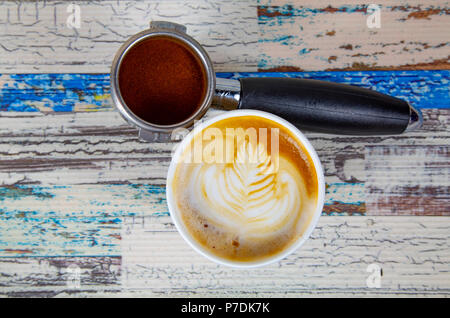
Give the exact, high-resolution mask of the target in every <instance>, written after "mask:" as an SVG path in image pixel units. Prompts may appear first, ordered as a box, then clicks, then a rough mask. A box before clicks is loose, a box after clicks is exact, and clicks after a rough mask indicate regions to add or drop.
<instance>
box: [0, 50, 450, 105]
mask: <svg viewBox="0 0 450 318" xmlns="http://www.w3.org/2000/svg"><path fill="white" fill-rule="evenodd" d="M307 53H308V50H306V49H303V50H301V51H300V52H299V54H307ZM268 61H269V57H268V56H266V57H265V56H262V57H261V60H260V63H261V65H260V67H261V68H263V67H264V64H267V63H268ZM217 76H218V77H223V78H240V77H250V76H251V77H293V78H310V79H318V80H324V81H331V82H338V83H345V84H351V85H356V86H362V87H366V88H371V89H374V90H377V91H379V92H381V93H385V94H389V95H392V96H395V97H399V98H403V99H406V100H409V101H410V102H411V103H412V104H413V105H414V106H416V107H419V108H449V107H450V96H449V83H450V71H448V70H439V71H415V70H414V71H336V72H288V73H280V72H273V73H272V72H267V73H265V72H254V73H217ZM0 80H1V83H2V86H0V111H20V112H36V111H42V112H47V111H55V112H70V111H86V110H88V111H100V110H105V109H112V104H111V100H110V98H109V96H110V87H109V86H110V85H109V74H3V75H0Z"/></svg>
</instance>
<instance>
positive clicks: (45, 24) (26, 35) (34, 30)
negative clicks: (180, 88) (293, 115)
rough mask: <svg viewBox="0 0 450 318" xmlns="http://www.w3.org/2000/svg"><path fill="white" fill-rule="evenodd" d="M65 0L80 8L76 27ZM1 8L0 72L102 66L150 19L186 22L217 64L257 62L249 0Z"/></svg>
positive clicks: (241, 67) (228, 67)
mask: <svg viewBox="0 0 450 318" xmlns="http://www.w3.org/2000/svg"><path fill="white" fill-rule="evenodd" d="M70 4H75V5H77V6H79V8H80V28H73V27H72V28H70V27H69V26H68V23H67V21H68V20H69V19H70V17H71V15H72V16H73V14H74V12H73V11H70V8H69V5H70ZM1 8H2V9H1V10H0V56H1V59H0V73H5V72H12V73H36V72H37V73H60V72H66V73H82V72H89V73H92V72H96V73H107V72H109V68H110V66H111V62H112V60H113V56H114V54H115V53H116V51H117V49H118V48H119V47H120V45H121V44H122V43H123V42H125V40H126V39H127V38H128V37H130V36H131V35H133V34H135V33H138V32H140V31H143V30H145V29H147V28H148V25H149V21H150V20H166V21H167V20H168V21H173V22H176V23H181V24H185V25H186V26H187V28H188V33H189V34H190V35H192V36H193V37H194V38H195V39H197V40H198V41H199V42H200V43H201V44H202V45H203V46H204V47H205V48H206V50H207V51H208V53H209V54H210V56H211V58H212V60H213V61H214V66H215V69H216V70H218V71H224V70H225V71H255V70H256V65H257V58H258V57H257V55H256V54H255V52H256V51H257V44H258V24H257V16H256V3H255V2H254V1H216V0H214V1H207V0H190V1H181V0H171V1H155V0H145V1H112V0H108V1H72V2H64V1H55V0H51V1H2V2H1ZM68 10H69V12H68ZM72 25H73V23H72Z"/></svg>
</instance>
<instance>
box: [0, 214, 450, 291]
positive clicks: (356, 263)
mask: <svg viewBox="0 0 450 318" xmlns="http://www.w3.org/2000/svg"><path fill="white" fill-rule="evenodd" d="M123 225H124V226H123V231H122V253H123V254H122V257H119V258H109V257H78V258H76V257H55V258H39V257H38V258H26V257H24V258H0V284H1V286H2V287H1V288H0V296H39V295H40V296H56V297H64V296H72V297H89V296H90V297H92V296H93V295H95V296H98V297H102V296H123V297H145V296H146V297H149V296H153V297H155V296H166V297H195V296H197V297H205V296H209V297H215V296H223V297H238V296H241V297H242V296H244V297H245V296H248V297H252V296H256V297H298V296H338V297H343V296H377V295H378V296H380V295H381V296H415V297H417V296H440V297H448V295H449V292H450V275H449V271H450V267H449V264H450V235H449V233H450V231H449V230H450V222H449V218H448V217H422V216H416V217H402V216H396V217H394V216H389V217H386V216H376V217H355V216H351V217H330V216H322V217H321V218H320V220H319V224H318V226H317V228H316V229H315V230H314V232H313V234H312V236H311V238H310V239H309V240H308V241H307V242H306V243H305V245H304V246H303V247H302V248H300V249H299V250H298V251H296V252H295V253H294V254H292V255H291V256H289V257H287V258H286V259H284V260H282V261H280V262H279V263H277V264H274V265H270V266H267V267H262V268H257V269H252V270H242V269H231V268H228V267H224V266H221V265H216V264H214V263H212V262H210V261H208V260H207V259H205V258H204V257H202V256H200V255H199V254H197V253H196V252H194V251H193V250H192V249H191V248H190V247H189V246H188V245H187V244H186V243H185V242H184V241H183V239H182V238H181V236H180V235H179V234H178V232H176V230H175V229H174V227H173V224H172V222H171V220H170V218H169V217H168V216H162V217H152V216H146V217H138V218H134V219H133V218H127V219H126V220H125V223H124V224H123ZM369 264H378V265H379V266H380V267H381V268H382V270H383V275H382V277H381V288H368V287H367V284H366V280H367V277H368V276H369V274H370V273H368V272H366V270H367V266H368V265H369ZM71 265H72V266H74V265H76V266H78V267H79V268H80V287H79V288H73V287H71V286H70V285H68V280H69V279H70V278H71V276H70V272H69V271H68V270H67V268H68V267H69V266H71Z"/></svg>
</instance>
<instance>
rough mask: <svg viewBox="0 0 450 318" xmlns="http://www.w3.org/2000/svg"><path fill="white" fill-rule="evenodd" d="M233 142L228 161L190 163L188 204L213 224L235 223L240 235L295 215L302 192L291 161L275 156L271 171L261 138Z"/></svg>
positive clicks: (261, 231)
mask: <svg viewBox="0 0 450 318" xmlns="http://www.w3.org/2000/svg"><path fill="white" fill-rule="evenodd" d="M237 148H238V151H237V155H236V158H235V161H234V163H233V164H230V165H217V164H216V165H210V164H204V163H203V164H199V165H198V166H196V167H195V168H194V170H193V172H192V176H191V178H190V182H189V186H188V189H189V190H188V191H189V194H188V197H189V198H190V199H191V202H192V205H193V206H194V207H195V208H196V209H197V210H198V212H199V213H201V214H202V215H203V216H204V217H205V218H207V219H209V220H210V222H211V223H213V224H214V225H215V226H216V227H220V228H227V229H229V230H230V229H239V236H240V237H246V236H261V235H264V236H267V235H268V234H270V235H276V234H278V233H279V232H280V231H284V230H285V229H286V228H287V227H289V226H291V225H292V222H294V221H295V219H296V215H297V212H298V210H299V209H300V208H301V194H304V192H305V190H304V187H305V186H304V184H303V183H302V180H301V178H298V177H299V176H298V173H296V169H295V167H293V166H292V164H290V163H289V162H288V161H287V160H286V159H284V158H280V161H281V166H280V167H279V168H278V171H275V170H276V169H275V168H274V164H273V163H272V161H271V157H270V155H269V154H268V153H267V149H266V148H265V147H264V145H262V144H258V145H252V144H250V143H249V142H248V141H245V142H243V143H242V144H241V145H238V147H237ZM299 194H300V195H299Z"/></svg>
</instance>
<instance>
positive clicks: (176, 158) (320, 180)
mask: <svg viewBox="0 0 450 318" xmlns="http://www.w3.org/2000/svg"><path fill="white" fill-rule="evenodd" d="M242 116H257V117H262V118H266V119H269V120H272V121H274V122H276V123H278V124H279V125H281V126H283V127H285V128H286V129H288V130H289V131H290V132H291V133H292V134H293V135H294V136H296V137H297V139H298V141H300V142H301V143H302V145H303V146H304V148H305V149H306V151H307V152H308V154H309V156H310V158H311V159H312V161H313V163H314V167H315V170H316V175H317V184H318V192H317V194H318V195H317V205H316V209H315V211H314V214H313V217H312V219H311V221H310V222H309V224H308V226H307V227H306V230H305V231H304V232H303V234H302V235H300V236H299V237H298V238H296V239H295V242H294V243H293V244H291V245H290V246H289V247H287V248H286V249H284V250H283V251H281V252H280V253H278V254H276V255H274V256H272V257H269V258H265V259H262V260H258V261H251V262H242V261H232V260H229V259H224V258H221V257H219V256H217V255H214V254H212V253H211V252H209V251H208V250H207V249H206V248H205V247H203V246H202V245H201V244H200V243H199V242H197V241H196V239H195V238H193V237H192V235H191V234H190V233H189V231H188V230H187V228H186V226H185V224H184V223H183V220H182V219H181V215H180V214H181V211H179V209H178V207H177V204H175V202H174V199H173V190H172V186H171V184H172V182H173V179H174V174H175V171H176V167H177V165H178V164H179V162H180V156H181V155H182V153H183V151H184V150H185V149H186V147H187V146H188V145H189V144H190V143H191V141H192V138H193V137H194V136H195V135H196V134H197V133H199V132H201V131H202V130H203V129H205V128H206V127H208V126H210V125H212V124H213V123H215V122H218V121H220V120H223V119H226V118H234V117H242ZM166 196H167V205H168V207H169V213H170V216H171V218H172V221H173V222H174V224H175V226H176V228H177V230H178V232H179V233H180V234H181V236H182V237H183V238H184V240H185V241H186V242H187V243H188V244H189V245H190V246H191V247H192V248H193V249H194V250H195V251H197V252H198V253H200V254H201V255H203V256H205V257H206V258H208V259H210V260H211V261H213V262H216V263H218V264H222V265H226V266H231V267H236V268H252V267H259V266H264V265H268V264H271V263H275V262H278V261H280V260H281V259H283V258H285V257H286V256H288V255H289V254H291V253H293V252H294V251H296V250H297V249H298V248H299V247H300V246H302V245H303V244H304V243H305V241H306V240H307V239H308V237H309V236H310V235H311V233H312V231H313V230H314V228H315V227H316V225H317V222H318V220H319V217H320V215H321V213H322V209H323V204H324V199H325V178H324V174H323V169H322V165H321V163H320V160H319V157H318V155H317V153H316V151H315V150H314V148H313V146H312V145H311V144H310V142H309V141H308V139H307V138H306V137H305V135H303V133H302V132H300V130H298V128H296V127H295V126H294V125H292V124H291V123H289V122H288V121H286V120H284V119H282V118H280V117H278V116H276V115H273V114H271V113H268V112H263V111H258V110H233V111H228V112H225V113H223V114H220V115H217V116H215V117H213V118H210V119H208V120H205V121H203V122H201V123H200V124H197V125H196V126H195V127H194V129H193V130H192V131H191V132H190V133H189V134H188V135H187V136H186V137H185V138H184V139H183V140H182V141H181V143H180V144H179V145H178V146H177V148H176V150H175V152H174V154H173V156H172V161H171V163H170V166H169V171H168V174H167V183H166Z"/></svg>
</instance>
